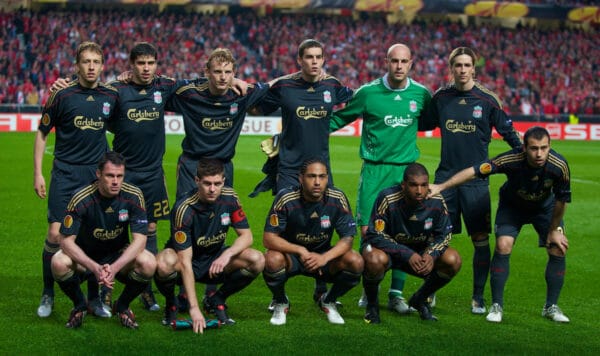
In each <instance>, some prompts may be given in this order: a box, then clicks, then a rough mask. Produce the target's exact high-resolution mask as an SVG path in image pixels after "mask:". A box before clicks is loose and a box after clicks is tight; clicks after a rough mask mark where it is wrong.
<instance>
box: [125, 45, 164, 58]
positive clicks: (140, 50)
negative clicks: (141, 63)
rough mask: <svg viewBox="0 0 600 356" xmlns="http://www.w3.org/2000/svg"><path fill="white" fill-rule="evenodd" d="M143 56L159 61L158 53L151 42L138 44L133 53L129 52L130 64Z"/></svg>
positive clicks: (132, 50)
mask: <svg viewBox="0 0 600 356" xmlns="http://www.w3.org/2000/svg"><path fill="white" fill-rule="evenodd" d="M141 56H152V57H154V59H157V58H158V51H157V50H156V47H154V45H152V44H151V43H149V42H137V43H136V44H135V45H134V46H133V48H132V49H131V52H129V62H131V63H133V62H135V60H136V59H138V57H141Z"/></svg>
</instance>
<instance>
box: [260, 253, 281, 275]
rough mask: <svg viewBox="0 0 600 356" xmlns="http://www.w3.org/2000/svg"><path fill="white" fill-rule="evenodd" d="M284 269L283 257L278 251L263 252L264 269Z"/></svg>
mask: <svg viewBox="0 0 600 356" xmlns="http://www.w3.org/2000/svg"><path fill="white" fill-rule="evenodd" d="M284 267H285V255H284V254H283V253H281V252H279V251H273V250H267V252H265V266H264V269H266V270H269V271H278V270H280V269H282V268H284Z"/></svg>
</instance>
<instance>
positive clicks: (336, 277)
mask: <svg viewBox="0 0 600 356" xmlns="http://www.w3.org/2000/svg"><path fill="white" fill-rule="evenodd" d="M299 183H300V187H298V188H294V189H291V188H287V189H283V190H281V191H280V192H279V193H278V194H277V196H276V197H275V201H274V202H273V205H272V206H271V210H270V212H269V216H268V217H267V222H266V223H265V232H264V236H263V243H264V245H265V247H266V248H267V252H265V270H264V272H263V277H264V279H265V282H266V283H267V286H268V287H269V289H270V290H271V292H272V293H273V300H274V301H275V304H274V311H273V316H272V318H271V324H273V325H283V324H285V322H286V314H287V312H288V310H289V307H290V303H289V300H288V298H287V296H286V294H285V283H286V282H287V280H288V278H290V277H293V276H296V275H298V274H303V275H306V276H310V277H314V278H315V279H319V280H323V281H325V282H333V286H332V287H331V289H330V290H329V292H326V293H324V294H323V295H322V296H321V297H320V299H319V300H318V303H319V306H320V307H321V309H322V310H323V311H324V312H325V313H326V314H327V319H328V320H329V322H330V323H333V324H344V319H343V318H342V317H341V316H340V314H339V312H338V311H337V307H336V300H337V298H338V297H341V296H342V295H344V294H346V292H348V291H349V290H350V289H352V287H354V286H355V285H357V284H358V282H359V281H360V274H361V273H362V270H363V261H362V258H361V257H360V255H359V254H358V253H356V252H355V251H353V250H352V241H353V240H354V234H356V224H355V222H354V219H353V218H352V212H351V211H350V205H349V204H348V199H347V198H346V196H345V194H344V193H343V192H342V191H341V190H339V189H337V188H334V187H331V186H328V174H327V166H326V163H325V160H323V159H312V160H307V161H305V162H304V164H303V165H302V168H301V170H300V177H299ZM334 230H335V232H337V234H338V235H339V237H340V239H339V241H338V242H337V243H336V244H335V245H333V246H332V245H331V242H332V237H333V232H334Z"/></svg>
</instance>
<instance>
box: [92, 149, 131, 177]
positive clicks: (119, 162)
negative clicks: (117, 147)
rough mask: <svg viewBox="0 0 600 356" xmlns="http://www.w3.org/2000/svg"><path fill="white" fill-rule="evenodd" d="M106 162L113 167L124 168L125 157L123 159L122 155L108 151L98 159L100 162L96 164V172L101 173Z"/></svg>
mask: <svg viewBox="0 0 600 356" xmlns="http://www.w3.org/2000/svg"><path fill="white" fill-rule="evenodd" d="M108 162H110V163H112V164H114V165H115V166H125V157H123V155H122V154H120V153H119V152H115V151H108V152H106V153H105V154H104V155H103V156H102V158H100V162H98V170H99V171H100V172H102V170H103V169H104V166H106V164H107V163H108Z"/></svg>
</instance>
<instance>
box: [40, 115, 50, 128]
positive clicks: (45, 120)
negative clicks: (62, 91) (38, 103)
mask: <svg viewBox="0 0 600 356" xmlns="http://www.w3.org/2000/svg"><path fill="white" fill-rule="evenodd" d="M42 125H44V126H48V125H50V115H48V113H46V114H44V116H42Z"/></svg>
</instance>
